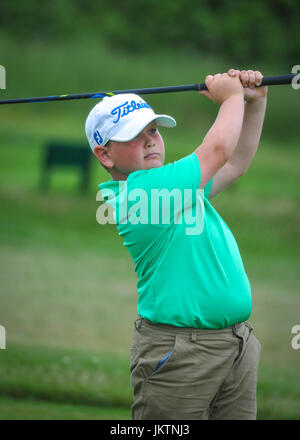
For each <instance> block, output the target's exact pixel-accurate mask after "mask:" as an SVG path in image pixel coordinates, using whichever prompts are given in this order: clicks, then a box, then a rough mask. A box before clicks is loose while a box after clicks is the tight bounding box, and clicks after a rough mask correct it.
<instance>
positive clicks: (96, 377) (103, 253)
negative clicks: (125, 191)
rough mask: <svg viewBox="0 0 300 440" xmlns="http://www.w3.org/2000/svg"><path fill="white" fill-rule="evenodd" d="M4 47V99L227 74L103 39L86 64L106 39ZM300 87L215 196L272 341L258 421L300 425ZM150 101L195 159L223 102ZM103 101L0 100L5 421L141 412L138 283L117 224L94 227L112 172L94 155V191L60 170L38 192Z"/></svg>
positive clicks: (208, 63) (182, 150)
mask: <svg viewBox="0 0 300 440" xmlns="http://www.w3.org/2000/svg"><path fill="white" fill-rule="evenodd" d="M0 47H1V48H2V49H3V50H2V52H3V60H1V64H2V65H5V66H6V68H7V87H8V89H7V91H5V92H3V91H1V96H2V97H3V98H4V97H14V96H26V95H28V96H31V95H32V96H34V95H36V96H38V95H39V94H41V95H46V94H52V93H64V92H66V93H72V92H85V91H93V90H95V91H96V90H98V91H99V90H101V89H102V90H103V89H106V90H109V89H112V88H114V89H117V88H118V89H120V88H124V87H125V88H126V87H140V86H141V87H144V86H149V87H150V86H156V85H164V84H165V85H171V84H176V83H178V84H179V83H185V82H186V83H190V82H196V81H199V80H202V77H203V74H204V73H210V72H211V71H212V70H213V71H215V72H216V71H219V70H221V71H222V70H224V68H225V67H226V68H227V66H225V65H224V63H222V60H218V61H216V60H212V59H206V60H205V61H203V60H201V61H203V63H201V69H200V67H199V64H200V60H199V59H198V58H197V59H191V57H189V56H188V54H187V55H182V54H177V56H175V55H174V54H168V56H165V57H161V55H159V54H156V55H153V56H149V55H148V56H145V57H140V58H138V59H136V58H134V57H133V55H131V56H129V55H128V56H125V54H123V55H122V56H119V55H120V54H119V55H116V54H114V53H112V52H107V51H106V50H105V49H104V48H103V47H100V46H99V47H98V50H99V58H97V60H96V63H99V66H98V69H97V65H96V66H95V68H94V69H93V71H92V72H91V71H88V69H86V65H87V63H88V60H89V59H91V56H92V54H94V53H95V51H96V47H95V45H91V46H89V47H87V46H86V45H82V46H81V45H79V46H78V47H77V46H76V48H74V47H71V46H70V47H67V46H62V47H54V46H49V47H48V48H47V49H48V50H47V51H46V50H45V48H44V47H39V46H38V45H35V46H33V47H30V48H29V47H22V50H21V49H20V48H18V54H19V57H16V56H15V52H16V49H17V48H16V47H15V46H14V45H13V44H10V43H7V44H6V46H5V44H4V42H3V41H1V42H0ZM75 49H76V50H75ZM84 50H85V51H84ZM101 59H102V60H103V59H105V61H106V64H105V65H106V68H105V69H103V68H102V65H101V66H100V63H101ZM133 65H134V67H135V68H134V70H133V69H132V66H133ZM158 65H159V67H160V68H159V69H157V66H158ZM41 66H43V68H44V69H43V72H44V73H43V75H42V76H41V75H40V67H41ZM100 67H101V68H102V70H101V68H100ZM228 67H231V66H228ZM121 70H122V75H120V71H121ZM200 70H201V75H200V73H199V72H200ZM21 71H22V81H20V80H19V78H20V72H21ZM70 72H73V73H74V72H76V74H75V73H74V74H70ZM268 73H269V74H270V73H271V72H268ZM279 73H281V72H279ZM283 90H285V92H284V93H283ZM2 92H3V93H2ZM295 93H296V92H295ZM295 93H292V92H291V91H290V90H286V89H283V88H280V87H279V88H278V89H276V90H275V89H274V91H273V89H272V93H271V94H270V99H269V104H268V107H269V108H268V112H269V113H268V116H267V126H268V127H269V128H268V130H266V131H264V132H263V133H264V134H263V138H262V142H261V145H260V147H259V151H258V153H257V155H256V158H255V160H254V162H253V164H252V165H251V167H250V169H249V171H248V172H247V174H246V175H245V176H244V177H243V178H241V179H240V180H239V181H238V182H237V183H235V184H234V185H232V186H231V187H230V188H229V189H228V190H226V191H224V192H223V193H222V194H220V195H218V196H217V197H216V198H215V199H213V201H212V204H213V206H214V207H215V208H216V209H217V210H218V212H219V213H220V214H221V216H222V217H223V219H224V220H225V221H226V223H227V224H228V226H229V227H230V229H231V230H232V232H233V234H234V236H235V237H236V239H237V242H238V245H239V248H240V252H241V255H242V258H243V261H244V264H245V268H246V272H247V274H248V277H249V279H250V283H251V286H252V295H253V312H252V315H251V319H250V322H251V323H252V324H254V327H255V334H256V336H257V337H258V339H259V340H260V341H261V343H262V353H261V362H260V370H259V382H258V417H259V418H260V419H272V418H273V419H287V418H291V419H300V408H299V401H300V399H299V397H300V388H299V369H300V350H298V351H297V350H293V349H292V348H291V339H292V334H291V329H292V327H293V326H294V325H296V324H300V322H299V319H300V318H299V306H300V298H299V262H300V261H299V260H300V258H299V233H300V230H299V221H300V210H299V199H300V190H299V171H298V167H299V165H298V164H299V161H300V152H299V148H298V137H293V136H292V135H293V133H294V134H295V124H296V125H297V117H298V116H297V114H298V113H297V112H298V110H297V109H298V107H297V105H298V101H297V102H296V98H295V97H296V95H295ZM149 99H150V102H151V103H152V104H153V105H154V106H155V108H156V106H157V107H158V109H159V111H160V112H162V113H169V114H171V115H173V116H175V118H176V119H177V120H178V121H177V122H178V127H177V128H176V129H172V130H168V129H162V133H163V135H164V138H165V144H166V162H170V161H173V160H176V159H179V158H180V157H183V156H184V155H187V154H189V153H191V152H192V151H193V150H194V149H195V148H196V147H197V145H199V143H200V142H201V140H202V138H203V137H204V135H205V133H206V131H207V130H208V128H209V126H210V124H211V123H212V122H213V120H214V116H215V115H216V107H215V106H214V105H210V104H209V103H207V102H206V101H205V100H204V98H203V97H201V98H200V97H199V96H197V94H193V93H191V94H189V93H187V94H176V95H169V96H166V95H165V96H152V97H149ZM93 104H94V102H93V103H92V102H91V101H85V102H80V101H78V102H68V103H61V102H58V103H51V104H35V105H34V104H33V105H20V106H1V108H0V243H1V248H0V283H1V295H0V324H1V325H4V326H5V328H6V336H7V341H6V346H7V349H6V350H0V395H1V397H0V418H1V419H5V418H7V419H13V418H15V419H16V418H25V419H30V418H37V419H38V418H40V419H46V418H70V419H88V418H90V419H93V418H106V417H107V418H108V419H110V418H124V419H125V418H130V411H129V408H130V405H131V403H132V394H131V392H132V391H131V387H130V383H129V365H128V364H129V347H130V344H131V336H132V331H133V321H134V319H135V317H136V311H137V309H136V300H137V292H136V281H137V279H136V274H135V272H134V266H133V263H132V261H131V259H130V257H129V254H128V251H127V250H126V248H125V247H124V246H122V240H121V239H120V238H119V237H118V234H117V232H116V230H115V227H114V226H113V225H110V226H109V225H106V226H100V225H99V224H97V222H96V209H97V207H98V206H99V202H97V201H96V192H97V185H98V183H100V182H101V181H103V180H108V179H109V176H108V174H106V172H105V171H104V170H103V169H102V168H101V167H100V166H99V164H98V163H97V161H96V159H94V158H93V166H92V173H91V182H90V187H89V191H88V193H87V194H86V195H79V194H78V193H77V186H78V183H79V181H78V180H79V177H78V175H77V174H76V172H75V171H72V170H70V171H56V172H55V173H54V174H53V176H52V182H51V189H50V191H49V192H48V193H42V192H40V191H39V179H40V172H41V162H42V159H43V154H44V146H45V143H46V142H47V141H48V139H50V138H51V139H53V138H58V139H62V140H67V141H69V140H74V141H76V143H77V142H82V143H83V144H85V145H87V143H86V139H85V136H84V122H85V117H86V115H87V113H88V111H89V109H90V108H91V106H92V105H93ZM272 126H274V127H275V130H274V133H275V136H276V133H277V134H278V133H279V132H281V134H278V136H277V139H276V141H274V140H271V137H269V135H268V136H266V134H270V131H272V130H271V129H272ZM287 131H288V132H289V133H288V135H287ZM265 133H266V134H265ZM287 139H289V141H287ZM87 148H88V146H87Z"/></svg>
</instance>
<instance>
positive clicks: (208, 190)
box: [204, 179, 213, 199]
mask: <svg viewBox="0 0 300 440" xmlns="http://www.w3.org/2000/svg"><path fill="white" fill-rule="evenodd" d="M212 184H213V179H211V180H210V181H209V182H208V183H207V184H206V186H205V187H204V197H206V198H207V199H209V193H210V190H211V187H212Z"/></svg>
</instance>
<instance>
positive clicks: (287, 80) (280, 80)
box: [195, 73, 297, 91]
mask: <svg viewBox="0 0 300 440" xmlns="http://www.w3.org/2000/svg"><path fill="white" fill-rule="evenodd" d="M296 75H297V74H296V73H290V74H288V75H277V76H265V77H264V78H263V80H262V82H261V84H260V85H259V86H256V87H262V86H278V85H282V84H291V82H292V79H293V78H294V77H295V76H296ZM195 90H201V91H202V90H207V87H206V85H205V83H201V84H195Z"/></svg>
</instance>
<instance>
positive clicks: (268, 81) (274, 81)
mask: <svg viewBox="0 0 300 440" xmlns="http://www.w3.org/2000/svg"><path fill="white" fill-rule="evenodd" d="M296 75H299V74H296V73H295V74H293V73H291V74H288V75H279V76H266V77H264V78H263V80H262V83H261V84H260V86H258V87H261V86H274V85H281V84H291V82H292V80H293V78H294V77H295V76H296ZM189 90H197V91H200V90H207V87H206V85H205V83H200V84H187V85H182V86H169V87H152V88H147V89H129V90H116V91H114V92H94V93H79V94H73V95H56V96H41V97H38V98H17V99H5V100H0V104H22V103H33V102H49V101H67V100H72V99H87V98H104V97H105V96H112V95H118V94H121V93H135V94H137V95H149V94H154V93H170V92H185V91H189Z"/></svg>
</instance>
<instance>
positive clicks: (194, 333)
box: [191, 328, 197, 342]
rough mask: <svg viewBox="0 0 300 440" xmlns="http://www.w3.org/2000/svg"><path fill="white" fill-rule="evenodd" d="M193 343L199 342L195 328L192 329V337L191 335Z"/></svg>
mask: <svg viewBox="0 0 300 440" xmlns="http://www.w3.org/2000/svg"><path fill="white" fill-rule="evenodd" d="M191 336H192V337H191V341H192V342H195V341H196V340H197V332H196V329H195V328H192V335H191Z"/></svg>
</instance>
